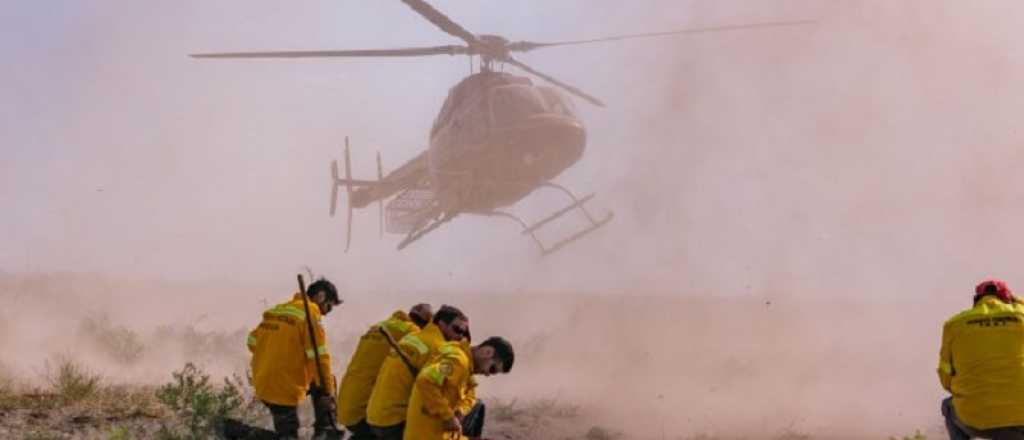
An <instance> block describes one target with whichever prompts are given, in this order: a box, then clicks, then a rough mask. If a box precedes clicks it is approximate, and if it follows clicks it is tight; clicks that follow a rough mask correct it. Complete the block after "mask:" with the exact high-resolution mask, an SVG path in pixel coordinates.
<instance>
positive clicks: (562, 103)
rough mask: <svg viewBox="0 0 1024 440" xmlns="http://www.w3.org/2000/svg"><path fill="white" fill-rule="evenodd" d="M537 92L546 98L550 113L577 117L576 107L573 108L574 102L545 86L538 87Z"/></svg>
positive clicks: (545, 101)
mask: <svg viewBox="0 0 1024 440" xmlns="http://www.w3.org/2000/svg"><path fill="white" fill-rule="evenodd" d="M537 90H538V91H540V94H541V96H543V97H544V103H545V104H547V108H548V111H549V112H551V113H557V114H560V115H563V116H569V117H573V118H575V117H576V107H574V106H573V104H572V101H570V100H568V99H566V98H564V97H562V95H561V94H559V93H558V91H556V90H555V89H553V88H551V87H543V86H541V87H537Z"/></svg>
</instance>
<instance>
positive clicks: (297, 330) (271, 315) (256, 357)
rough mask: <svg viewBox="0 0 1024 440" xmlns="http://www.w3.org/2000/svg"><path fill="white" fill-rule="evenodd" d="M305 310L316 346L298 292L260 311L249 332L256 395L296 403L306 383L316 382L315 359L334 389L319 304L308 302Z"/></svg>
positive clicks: (306, 387)
mask: <svg viewBox="0 0 1024 440" xmlns="http://www.w3.org/2000/svg"><path fill="white" fill-rule="evenodd" d="M309 313H310V315H312V316H311V318H312V320H313V321H312V322H313V331H314V332H315V333H316V342H317V343H318V345H319V346H318V347H316V348H315V350H314V347H313V343H312V341H311V339H310V337H309V327H308V325H307V324H306V311H305V308H304V306H303V301H302V294H301V293H296V294H295V297H294V298H293V299H292V300H291V301H289V302H286V303H283V304H278V305H276V306H274V307H273V308H271V309H269V310H267V311H265V312H263V322H261V323H260V325H259V326H258V327H256V328H255V329H254V330H253V331H251V332H249V338H248V341H247V343H248V346H249V351H250V352H252V364H251V366H252V382H253V387H254V388H255V389H256V398H258V399H260V400H262V401H264V402H267V403H272V404H275V405H282V406H297V405H298V404H299V402H301V401H302V399H303V398H305V396H306V392H307V391H309V384H310V383H315V384H316V385H318V386H319V385H320V379H319V377H318V374H317V366H316V363H315V362H316V361H317V360H319V362H320V367H321V368H322V369H323V372H324V375H325V376H326V378H325V380H326V381H327V386H326V387H325V388H323V389H325V390H333V389H334V377H333V376H332V375H331V355H330V354H328V353H327V337H326V335H325V334H324V329H323V327H322V326H321V325H320V308H319V307H317V305H316V303H314V302H312V301H310V302H309Z"/></svg>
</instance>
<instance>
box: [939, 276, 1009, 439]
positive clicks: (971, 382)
mask: <svg viewBox="0 0 1024 440" xmlns="http://www.w3.org/2000/svg"><path fill="white" fill-rule="evenodd" d="M938 370H939V380H940V381H941V382H942V387H943V388H945V389H947V390H949V391H950V392H951V393H952V394H953V407H954V408H955V409H956V414H957V416H958V417H959V418H960V420H962V421H963V422H964V423H965V424H967V425H968V426H970V427H972V428H975V429H991V428H999V427H1005V426H1024V305H1021V304H1006V303H1003V302H1002V301H1000V300H999V299H997V298H995V297H991V296H989V297H983V298H981V299H980V300H979V301H978V303H977V304H975V306H974V307H973V308H971V309H968V310H965V311H963V312H961V313H959V314H957V315H956V316H954V317H952V318H950V319H949V320H948V321H946V324H945V325H944V326H943V328H942V349H941V351H940V354H939V369H938Z"/></svg>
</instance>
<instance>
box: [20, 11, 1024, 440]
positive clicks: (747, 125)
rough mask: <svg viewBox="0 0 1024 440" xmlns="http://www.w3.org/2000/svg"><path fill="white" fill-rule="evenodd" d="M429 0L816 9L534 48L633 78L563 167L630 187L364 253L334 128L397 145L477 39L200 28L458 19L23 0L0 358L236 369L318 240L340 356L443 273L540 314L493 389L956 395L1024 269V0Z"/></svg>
mask: <svg viewBox="0 0 1024 440" xmlns="http://www.w3.org/2000/svg"><path fill="white" fill-rule="evenodd" d="M434 4H435V6H436V7H437V8H438V9H440V10H442V11H445V12H446V13H447V14H448V15H449V16H451V17H452V18H453V19H454V20H456V21H458V22H459V23H461V24H462V25H463V26H465V27H467V28H468V29H470V30H472V31H474V32H479V33H495V34H500V35H504V36H507V37H509V38H510V39H512V40H516V39H529V40H538V41H554V40H566V39H578V38H589V37H596V36H605V35H614V34H620V33H633V32H644V31H652V30H662V29H676V28H682V27H692V26H706V25H718V24H735V23H750V22H760V21H770V20H792V19H813V20H817V23H816V24H815V25H813V26H806V27H798V28H791V29H776V30H759V31H748V32H736V33H721V34H708V35H699V36H690V37H680V38H671V39H661V40H640V41H635V42H623V43H613V44H607V45H597V46H582V47H579V48H572V49H555V48H552V49H548V50H543V51H537V52H535V53H529V54H524V55H523V56H522V57H521V59H522V60H524V61H525V62H527V63H528V64H530V65H531V66H533V67H535V68H537V69H539V70H541V71H543V72H545V73H548V74H551V75H554V76H555V77H558V78H560V79H562V80H564V81H567V82H569V83H571V84H573V85H575V86H577V87H580V88H582V89H584V90H586V91H588V92H590V93H592V94H594V95H596V96H598V97H600V98H602V99H604V100H605V101H606V102H608V103H609V106H608V108H606V109H596V108H592V107H587V106H586V105H585V103H582V102H577V106H578V107H579V108H580V112H581V116H582V118H583V120H584V122H585V123H586V124H587V128H588V138H589V139H588V150H587V153H586V155H585V157H584V159H583V160H581V161H580V162H579V163H578V164H576V165H575V166H574V167H573V168H572V169H570V170H568V171H567V172H566V173H564V174H563V175H562V176H560V177H559V179H558V181H559V182H560V183H563V184H565V185H567V186H569V187H570V188H573V189H574V190H576V191H578V192H580V193H586V192H590V191H594V192H596V193H597V194H598V196H597V197H596V198H595V200H594V202H593V208H594V209H595V210H598V211H601V210H603V209H614V210H615V212H616V219H615V220H614V221H613V223H612V224H610V225H609V226H608V227H606V228H605V229H604V230H602V231H601V232H599V233H597V234H594V235H593V236H590V237H588V238H587V239H585V240H583V241H581V242H579V243H576V244H574V245H573V246H572V247H570V248H567V249H565V250H564V251H562V252H560V253H558V254H556V255H554V256H552V257H548V258H544V259H542V258H540V257H539V256H538V255H537V252H536V251H535V249H533V248H532V247H531V246H532V244H531V243H530V242H528V241H527V240H524V239H522V237H521V236H520V234H518V233H517V232H516V231H515V230H514V229H513V228H512V227H511V226H510V224H505V223H500V222H492V221H487V220H481V219H461V218H460V219H458V220H456V221H454V222H452V223H450V224H448V225H445V226H444V227H442V228H441V229H439V230H438V231H436V232H435V233H432V234H431V236H428V237H426V238H425V239H424V240H422V241H421V242H419V243H416V244H415V245H413V246H412V247H410V248H409V249H407V250H405V251H403V252H400V253H398V252H394V251H393V249H392V248H393V246H394V244H395V243H396V240H394V238H393V237H386V238H385V239H384V240H377V239H376V237H375V235H376V234H375V233H376V221H377V220H376V217H375V213H374V212H363V213H358V214H357V216H356V217H357V219H356V225H355V229H356V231H357V235H356V240H355V241H356V242H355V243H354V249H353V251H352V252H350V253H348V254H343V253H342V252H341V248H342V247H343V240H344V238H343V234H342V230H341V229H342V227H343V223H342V222H341V221H340V220H339V219H336V218H335V219H331V218H329V217H327V215H326V211H327V198H328V194H329V187H328V185H327V182H328V177H327V176H328V172H327V170H328V168H327V165H328V162H329V161H330V160H331V159H334V158H337V157H339V153H340V148H339V145H340V144H341V140H342V138H343V137H344V136H346V135H348V136H351V138H352V140H353V147H354V156H353V159H354V162H355V163H354V169H355V171H356V173H357V175H362V176H369V175H371V174H372V166H373V153H374V152H375V151H377V150H380V151H382V153H383V156H384V160H385V164H386V167H389V168H393V167H394V166H397V165H398V164H400V163H401V162H403V161H404V160H406V159H408V158H409V157H411V156H413V155H414V154H416V153H417V152H419V151H420V150H421V149H422V148H423V147H424V146H425V144H426V134H427V132H428V130H429V125H430V123H431V122H432V120H433V117H434V116H435V114H436V111H437V110H438V108H439V107H440V104H441V102H442V100H443V98H444V96H445V93H446V92H447V89H448V87H450V86H451V85H453V84H454V83H455V82H456V81H457V80H458V79H460V78H461V77H463V76H464V75H465V74H466V73H468V72H467V71H468V66H467V62H466V60H465V59H463V58H449V57H437V58H424V59H409V60H343V61H338V60H323V61H268V62H206V61H197V60H191V59H187V58H186V57H185V54H187V53H192V52H201V51H220V50H225V51H226V50H264V49H266V50H271V49H318V48H323V49H329V48H372V47H402V46H411V45H434V44H450V43H453V40H452V38H451V37H448V36H446V35H444V34H443V33H441V32H440V31H438V30H436V29H435V28H434V27H433V26H432V25H430V24H429V23H426V22H425V21H424V20H423V19H422V18H420V17H418V16H417V15H416V14H415V13H413V12H411V11H410V10H408V8H407V7H406V6H404V5H402V4H400V3H399V2H360V3H357V2H307V3H303V4H302V5H288V6H287V7H285V6H284V5H280V4H277V3H274V2H218V3H216V4H205V3H204V4H201V3H199V2H177V3H174V4H161V5H152V4H148V5H141V4H136V3H133V2H127V1H109V2H104V3H103V4H99V5H83V4H79V3H77V2H65V3H63V4H60V2H58V3H46V4H24V5H21V4H19V5H17V6H15V7H14V10H13V11H12V12H11V14H9V15H7V16H5V17H4V18H0V20H3V24H4V26H3V29H4V31H2V32H3V33H4V34H5V35H4V38H0V48H2V49H3V50H4V51H5V53H8V54H9V55H8V56H9V57H10V59H12V60H16V62H13V63H11V64H12V65H10V66H9V67H8V68H7V69H5V71H4V72H2V73H0V79H2V80H3V81H4V83H5V84H8V85H9V87H8V90H6V91H5V92H4V95H5V96H4V98H5V99H3V100H2V102H3V104H2V105H0V115H2V118H0V124H2V126H0V145H2V148H3V150H2V151H3V153H4V160H3V161H2V162H0V205H2V206H4V207H6V208H7V212H8V214H7V215H5V216H4V217H3V218H2V221H0V228H2V229H0V230H2V234H3V235H2V240H0V241H2V243H0V269H2V270H3V272H4V273H5V274H4V275H3V280H4V284H3V286H4V289H3V290H2V291H0V295H3V298H4V300H5V303H6V302H7V301H8V300H10V301H11V303H12V304H14V306H12V307H9V308H7V309H5V310H4V311H3V312H2V313H0V318H2V322H0V366H3V368H5V370H6V371H7V372H8V374H14V375H17V376H19V377H22V378H25V379H26V380H34V379H33V378H35V377H37V376H38V374H37V373H38V369H39V368H40V365H42V363H43V361H44V360H46V359H49V358H50V357H51V356H53V355H54V354H57V353H67V352H71V353H73V354H74V355H75V356H77V357H80V358H81V359H83V361H86V362H88V363H91V364H94V365H96V366H98V367H102V368H105V374H107V375H109V376H111V377H117V378H123V379H125V380H129V381H141V382H152V381H161V380H163V379H164V378H166V376H167V374H168V373H169V371H171V370H172V369H173V368H176V367H178V366H179V365H180V363H182V362H184V361H186V360H189V359H190V358H193V357H199V358H202V360H203V361H205V362H206V363H207V364H208V365H209V366H211V368H213V371H216V372H218V373H228V372H230V371H234V370H235V369H237V368H241V367H244V362H245V354H244V352H243V351H242V350H243V349H242V347H241V342H240V341H241V339H238V340H237V341H239V342H238V343H237V345H236V346H231V345H230V344H229V343H228V342H226V341H229V340H230V338H231V337H232V336H233V335H234V334H236V333H237V332H239V331H244V330H245V329H247V328H249V327H251V326H252V325H254V324H255V322H254V319H255V317H257V316H258V313H259V311H260V310H261V309H262V308H263V307H264V301H267V302H269V303H274V302H278V301H281V300H282V299H283V298H284V296H285V295H287V292H290V291H291V289H292V288H293V287H292V285H291V284H292V282H293V281H292V280H293V276H294V273H295V272H296V271H299V270H301V269H300V268H301V267H302V266H303V265H311V266H312V267H313V268H314V270H316V271H317V272H318V273H323V274H324V275H327V276H328V277H331V278H332V279H335V280H336V281H338V282H339V285H340V286H341V287H342V289H343V291H344V292H345V296H346V299H347V303H346V305H345V307H344V308H343V309H342V311H341V312H340V313H339V314H338V315H339V316H332V317H331V320H330V321H331V322H330V323H329V324H328V326H329V332H330V334H331V335H332V338H333V343H334V344H337V345H336V348H335V352H336V353H338V355H339V358H340V361H341V362H340V363H342V364H343V363H344V361H345V359H346V357H345V355H346V353H347V352H348V351H346V350H349V351H350V350H351V344H352V343H354V339H353V338H354V337H355V335H357V334H358V332H359V331H361V329H363V328H364V327H365V326H366V325H368V324H370V323H372V322H374V321H376V320H378V319H380V317H382V316H385V314H386V313H387V312H388V311H390V310H392V309H394V308H397V307H404V306H405V305H406V304H408V303H410V301H418V300H429V301H430V302H433V303H440V302H442V301H446V300H448V301H451V302H454V303H458V304H460V305H463V306H464V308H465V309H467V311H468V312H469V313H470V315H471V317H472V319H473V323H474V334H475V335H490V334H502V335H509V336H510V338H511V339H512V341H513V342H514V343H515V344H516V345H517V347H518V346H521V347H523V348H522V349H521V350H522V353H524V355H523V357H522V360H519V361H517V367H516V371H514V372H513V374H512V375H509V376H507V377H501V378H494V379H488V380H485V381H484V384H483V387H484V388H483V389H484V390H485V393H487V394H490V395H494V396H500V397H502V398H508V399H510V398H515V397H520V398H523V399H528V398H558V399H560V400H564V401H568V402H572V403H577V404H581V405H584V406H585V407H586V408H587V411H588V417H592V418H593V419H594V420H596V421H595V422H594V424H598V423H600V424H602V425H606V426H609V427H612V428H613V429H618V430H621V431H623V432H627V433H629V434H630V435H633V436H634V437H637V438H645V437H649V438H661V435H662V432H665V433H666V435H667V436H668V438H671V436H672V435H683V436H685V435H696V434H699V433H709V434H714V435H735V436H741V435H748V434H750V435H765V433H769V434H768V435H773V434H774V433H780V432H785V431H786V430H791V431H793V432H803V433H809V434H812V435H815V436H822V437H839V438H843V437H878V436H881V435H890V434H903V433H908V432H912V431H913V430H914V429H923V430H933V429H934V428H935V427H936V426H937V425H938V423H939V420H938V415H937V407H938V399H939V398H940V397H941V393H940V392H939V386H938V383H937V380H936V378H935V376H934V373H933V370H934V366H935V365H934V364H935V355H936V352H937V348H938V336H939V327H940V325H941V321H942V320H943V319H944V318H945V317H946V316H948V315H951V314H952V313H954V312H956V311H957V310H959V309H961V308H963V307H966V305H967V298H968V295H969V293H970V289H971V287H972V286H973V283H974V282H975V281H976V280H977V279H979V278H980V277H983V276H987V275H997V276H1000V277H1003V278H1006V279H1007V280H1008V281H1009V282H1010V284H1011V286H1013V285H1021V284H1022V283H1024V277H1022V276H1021V273H1020V270H1019V269H1018V268H1017V267H1016V266H1014V265H1012V262H1013V261H1014V259H1013V257H1014V256H1016V255H1018V254H1019V253H1020V252H1019V251H1020V250H1021V247H1022V244H1021V243H1022V241H1021V240H1020V234H1019V233H1018V232H1017V231H1016V229H1015V228H1016V227H1017V225H1019V224H1021V220H1022V217H1024V208H1022V206H1024V205H1022V204H1021V203H1020V201H1021V199H1022V197H1024V193H1022V190H1021V189H1019V188H1024V186H1022V185H1019V184H1018V183H1017V182H1016V180H1017V179H1018V178H1017V173H1015V172H1014V171H1015V167H1016V166H1017V164H1019V163H1020V162H1021V160H1022V159H1024V153H1022V151H1024V150H1022V149H1020V148H1019V145H1018V143H1019V141H1018V128H1017V126H1016V124H1015V122H1016V121H1015V118H1014V116H1015V115H1016V112H1015V110H1017V109H1018V108H1019V107H1020V104H1021V100H1022V99H1024V98H1022V97H1024V93H1021V92H1022V90H1020V87H1021V86H1020V85H1019V84H1017V82H1016V81H1014V80H1015V79H1016V78H1019V77H1020V75H1021V73H1022V67H1024V66H1022V62H1024V61H1022V49H1021V45H1020V43H1019V42H1018V41H1019V40H1020V38H1019V30H1018V28H1019V26H1018V25H1017V24H1018V23H1020V20H1021V18H1022V14H1024V7H1022V6H1020V5H1018V4H1017V3H1015V2H1010V1H991V2H983V3H977V2H976V3H971V4H967V3H963V2H953V1H927V2H926V1H907V2H899V3H893V2H883V1H850V2H842V3H839V2H831V3H825V2H811V1H795V0H794V1H763V2H756V3H754V2H738V1H715V2H711V1H706V0H700V1H698V0H692V1H673V2H668V1H650V2H631V3H629V4H620V3H618V2H610V1H607V2H582V1H579V2H569V1H566V2H556V3H555V4H548V2H515V3H514V4H505V3H498V2H491V1H488V2H480V3H474V4H472V5H468V4H463V3H461V2H452V1H446V2H441V1H438V2H436V3H434ZM558 203H559V201H558V200H556V199H554V198H550V197H548V196H545V195H539V196H538V197H537V198H535V199H532V200H531V199H528V200H527V201H526V202H525V203H523V204H521V205H522V206H516V207H515V208H516V211H517V212H519V213H522V214H523V215H524V216H526V217H527V218H539V217H541V216H542V215H543V213H545V212H547V211H549V210H550V209H552V208H554V207H556V206H558ZM371 211H372V210H371ZM570 227H571V226H570ZM68 272H74V273H77V275H75V274H68ZM92 274H101V275H92ZM155 280H156V281H155ZM38 289H43V290H45V291H46V292H47V294H46V295H43V296H42V297H41V298H43V299H40V298H36V296H35V292H36V291H37V290H38ZM85 319H94V320H96V319H99V320H101V321H103V322H108V323H111V325H113V326H114V327H116V326H124V327H125V328H127V329H131V330H132V331H135V332H138V333H139V334H140V335H142V337H143V339H144V342H145V345H146V347H147V350H146V351H145V356H144V357H143V359H141V360H140V361H138V363H136V364H132V365H131V366H127V367H126V366H124V365H121V364H119V363H117V362H114V361H112V360H111V359H109V356H106V355H104V354H102V353H99V352H98V351H97V350H96V349H95V347H93V346H90V345H89V341H88V337H89V336H88V332H83V331H82V330H81V329H82V325H83V324H82V323H83V320H85ZM188 328H191V329H193V330H195V331H196V332H197V333H194V334H189V333H188V330H186V329H188ZM161 329H163V330H162V331H163V333H161ZM197 329H198V330H197ZM69 332H70V333H69ZM69 334H71V335H73V336H74V337H69V336H68V335H69ZM333 335H337V337H336V338H334V336H333ZM161 337H162V338H161ZM81 338H85V340H80V339H81ZM190 338H192V339H190ZM218 338H222V339H218ZM196 340H211V341H215V342H216V341H221V340H223V341H225V347H233V348H231V349H233V350H237V352H234V353H232V352H230V351H228V352H226V353H222V352H223V351H224V350H221V347H220V346H216V345H213V346H211V347H209V349H208V350H207V349H204V348H202V347H200V348H198V349H197V348H196V346H195V344H192V343H190V342H195V341H196ZM211 344H212V343H211ZM154 346H157V347H162V348H166V350H164V349H161V350H154V349H153V347H154ZM190 350H191V351H190ZM225 350H227V349H226V348H225ZM239 365H241V367H240V366H239Z"/></svg>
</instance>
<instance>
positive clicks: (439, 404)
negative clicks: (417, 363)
mask: <svg viewBox="0 0 1024 440" xmlns="http://www.w3.org/2000/svg"><path fill="white" fill-rule="evenodd" d="M475 387H476V382H475V381H474V380H473V356H472V355H471V354H470V349H469V344H468V343H466V342H448V343H446V344H444V345H442V346H441V348H439V349H438V355H437V357H435V358H434V359H433V360H432V361H431V362H430V363H429V364H428V365H427V366H426V367H425V368H423V371H421V372H420V374H419V376H417V377H416V385H415V386H414V387H413V390H412V397H410V398H409V412H408V415H407V416H406V421H405V435H404V437H402V438H403V439H404V440H462V439H465V438H466V437H465V436H463V435H462V433H461V432H445V431H444V428H442V422H444V421H445V420H448V419H451V418H452V417H455V412H456V411H460V412H462V414H463V415H464V414H466V412H467V411H468V408H466V406H465V405H466V403H467V402H468V403H469V407H472V402H473V400H474V399H473V398H472V397H470V396H469V395H470V394H471V393H474V391H473V389H474V388H475Z"/></svg>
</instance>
